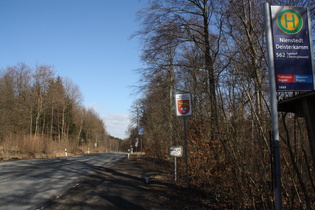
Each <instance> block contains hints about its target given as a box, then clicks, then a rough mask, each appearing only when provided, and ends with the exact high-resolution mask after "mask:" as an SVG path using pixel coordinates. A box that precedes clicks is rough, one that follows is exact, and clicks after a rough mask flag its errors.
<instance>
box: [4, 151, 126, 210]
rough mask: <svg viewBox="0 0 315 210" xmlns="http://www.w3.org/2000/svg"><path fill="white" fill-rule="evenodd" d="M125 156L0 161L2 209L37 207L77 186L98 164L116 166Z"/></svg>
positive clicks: (110, 154) (98, 155)
mask: <svg viewBox="0 0 315 210" xmlns="http://www.w3.org/2000/svg"><path fill="white" fill-rule="evenodd" d="M126 156H127V154H126V153H97V154H89V155H79V156H72V157H68V158H56V159H33V160H16V161H5V162H0V210H7V209H10V210H13V209H19V210H20V209H36V207H38V206H40V204H42V203H44V202H46V201H48V200H50V199H54V198H58V197H59V196H60V195H61V194H62V192H64V191H65V190H67V189H69V188H71V187H74V186H76V185H77V183H78V182H79V181H80V180H81V179H82V178H84V177H86V176H87V175H89V174H91V173H93V171H94V170H95V169H97V167H99V166H110V165H113V164H115V162H117V161H119V160H121V159H123V158H125V157H126Z"/></svg>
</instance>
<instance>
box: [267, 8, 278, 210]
mask: <svg viewBox="0 0 315 210" xmlns="http://www.w3.org/2000/svg"><path fill="white" fill-rule="evenodd" d="M264 6H265V8H264V9H265V26H266V38H267V51H268V66H269V85H270V100H271V119H272V141H273V147H274V173H275V174H274V178H275V182H274V183H275V188H274V196H275V209H276V210H280V209H282V198H281V186H282V185H281V169H280V147H279V145H280V143H279V129H278V127H279V126H278V107H277V93H276V81H275V66H274V56H273V37H272V27H271V12H270V6H269V3H265V5H264Z"/></svg>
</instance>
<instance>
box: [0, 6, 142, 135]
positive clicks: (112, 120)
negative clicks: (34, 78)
mask: <svg viewBox="0 0 315 210" xmlns="http://www.w3.org/2000/svg"><path fill="white" fill-rule="evenodd" d="M145 6H146V1H145V0H0V29H1V32H0V68H1V69H3V68H5V67H7V66H13V65H15V64H17V63H18V62H24V63H25V64H27V65H29V66H31V67H34V66H36V65H37V64H39V65H53V66H54V71H55V73H56V74H57V75H60V76H61V77H63V78H69V79H71V80H72V81H73V83H75V84H77V85H78V86H79V87H80V91H81V93H82V95H83V98H84V103H83V105H84V106H86V107H94V108H95V110H96V111H97V112H98V113H99V114H100V116H101V117H102V118H103V119H104V121H105V124H106V127H107V131H108V132H109V134H111V135H113V136H116V137H119V138H125V137H126V135H125V131H126V129H127V126H128V124H129V116H128V115H129V110H130V106H131V105H132V102H133V101H134V100H135V96H132V95H131V93H132V88H131V86H132V85H134V84H136V82H137V81H138V75H137V74H136V73H135V69H138V68H140V67H141V63H140V59H139V55H140V42H139V40H138V39H131V40H130V36H131V34H133V33H135V32H136V31H137V30H138V29H139V27H140V25H139V22H137V21H136V12H137V11H138V10H140V9H141V8H144V7H145Z"/></svg>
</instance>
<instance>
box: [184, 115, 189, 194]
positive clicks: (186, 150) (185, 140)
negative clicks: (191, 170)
mask: <svg viewBox="0 0 315 210" xmlns="http://www.w3.org/2000/svg"><path fill="white" fill-rule="evenodd" d="M183 120H184V144H185V145H184V146H185V158H186V188H188V187H189V182H188V147H187V137H186V117H185V116H184V117H183Z"/></svg>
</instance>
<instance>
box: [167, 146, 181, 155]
mask: <svg viewBox="0 0 315 210" xmlns="http://www.w3.org/2000/svg"><path fill="white" fill-rule="evenodd" d="M168 153H169V156H171V157H182V156H183V147H182V146H170V147H169V148H168Z"/></svg>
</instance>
